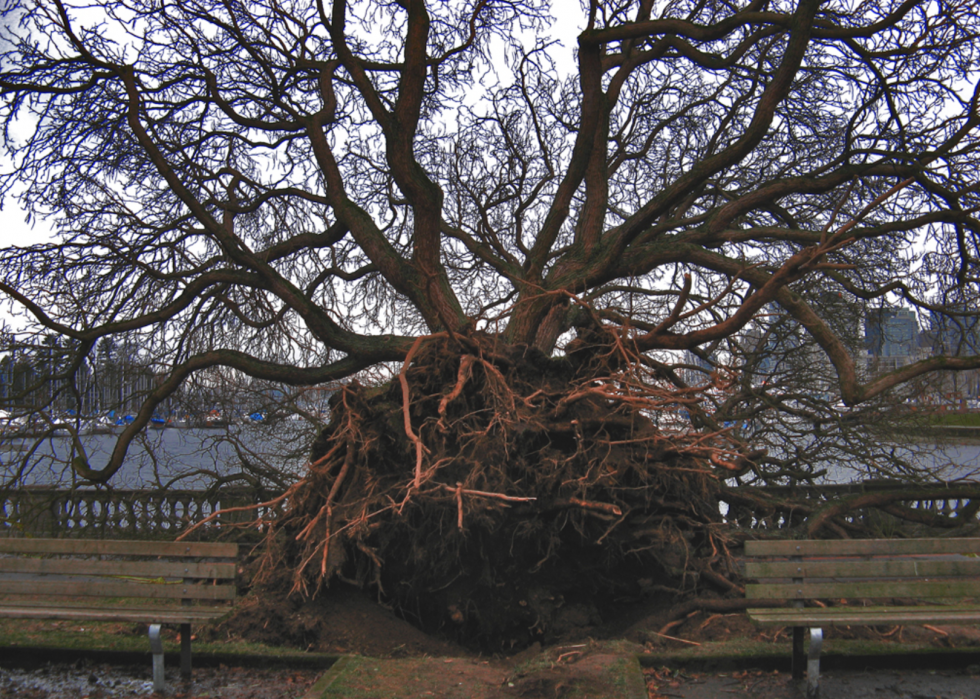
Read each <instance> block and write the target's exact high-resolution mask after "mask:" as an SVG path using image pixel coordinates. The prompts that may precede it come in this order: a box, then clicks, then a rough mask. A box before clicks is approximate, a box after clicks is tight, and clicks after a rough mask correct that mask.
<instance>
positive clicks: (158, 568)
mask: <svg viewBox="0 0 980 699" xmlns="http://www.w3.org/2000/svg"><path fill="white" fill-rule="evenodd" d="M237 557H238V545H237V544H214V543H199V542H187V543H183V542H169V541H93V540H85V539H7V538H0V596H3V597H9V596H20V595H30V596H58V597H82V596H84V597H138V598H143V599H180V600H185V602H186V601H189V600H232V599H234V598H235V595H236V585H235V572H236V567H237Z"/></svg>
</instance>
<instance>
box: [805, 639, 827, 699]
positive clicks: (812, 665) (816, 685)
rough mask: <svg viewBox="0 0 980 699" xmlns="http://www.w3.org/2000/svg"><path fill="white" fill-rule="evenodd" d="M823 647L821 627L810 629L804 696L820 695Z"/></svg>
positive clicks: (809, 697) (813, 698)
mask: <svg viewBox="0 0 980 699" xmlns="http://www.w3.org/2000/svg"><path fill="white" fill-rule="evenodd" d="M822 647H823V629H817V628H811V629H810V652H809V653H808V654H807V663H806V697H807V699H818V697H819V696H820V649H821V648H822Z"/></svg>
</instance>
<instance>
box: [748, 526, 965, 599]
mask: <svg viewBox="0 0 980 699" xmlns="http://www.w3.org/2000/svg"><path fill="white" fill-rule="evenodd" d="M978 554H980V538H963V539H851V540H841V541H813V540H799V541H793V540H782V541H747V542H746V543H745V555H746V556H747V557H752V558H767V559H769V560H760V561H753V560H750V561H748V562H747V563H746V565H745V577H746V578H747V579H749V580H757V581H758V583H755V584H749V585H746V586H745V595H746V597H748V598H749V599H784V600H793V599H799V600H804V599H876V598H877V599H885V598H912V599H932V600H938V599H948V600H958V599H963V598H976V597H980V556H978Z"/></svg>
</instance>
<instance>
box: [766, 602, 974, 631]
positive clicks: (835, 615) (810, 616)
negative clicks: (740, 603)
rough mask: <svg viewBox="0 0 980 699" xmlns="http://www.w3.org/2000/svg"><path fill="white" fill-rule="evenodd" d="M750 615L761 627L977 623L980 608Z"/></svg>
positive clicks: (848, 609) (850, 609)
mask: <svg viewBox="0 0 980 699" xmlns="http://www.w3.org/2000/svg"><path fill="white" fill-rule="evenodd" d="M748 615H749V618H750V619H752V621H754V622H755V623H757V624H761V625H764V626H798V625H803V626H819V627H823V626H850V625H857V624H860V625H864V626H882V625H886V624H942V623H950V624H971V623H980V607H976V606H971V607H963V606H929V607H826V608H821V607H812V608H811V607H808V608H806V609H792V608H785V607H775V608H768V607H767V608H762V609H749V610H748Z"/></svg>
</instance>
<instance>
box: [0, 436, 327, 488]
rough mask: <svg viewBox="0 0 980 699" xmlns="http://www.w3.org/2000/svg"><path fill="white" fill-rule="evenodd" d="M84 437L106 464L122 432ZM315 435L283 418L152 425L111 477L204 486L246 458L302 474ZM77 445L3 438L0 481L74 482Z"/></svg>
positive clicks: (95, 464) (56, 439)
mask: <svg viewBox="0 0 980 699" xmlns="http://www.w3.org/2000/svg"><path fill="white" fill-rule="evenodd" d="M80 439H81V442H82V444H83V446H84V449H85V452H86V455H87V456H88V460H89V465H90V466H91V467H92V468H96V469H100V468H103V467H104V466H105V465H106V464H107V463H108V462H109V456H110V454H111V453H112V449H113V448H114V447H115V444H116V440H117V436H116V435H112V434H92V435H85V436H82V437H81V438H80ZM311 439H312V433H311V432H310V431H309V430H303V429H301V428H300V427H299V426H292V425H289V424H288V423H280V425H279V426H278V427H277V428H276V429H275V430H274V431H272V430H271V428H268V427H261V428H259V427H249V426H241V427H230V428H211V429H207V428H181V429H178V428H167V429H159V430H147V431H146V432H144V433H143V434H142V435H141V436H140V437H139V438H137V439H136V440H134V441H133V443H132V444H131V445H130V448H129V451H128V453H127V457H126V461H125V462H124V464H123V466H122V468H121V469H120V470H119V471H118V472H117V473H116V474H115V475H114V476H113V477H112V479H111V481H110V482H111V484H112V485H114V486H115V487H118V488H154V487H162V486H167V485H168V484H170V483H171V482H172V481H173V480H174V479H175V478H180V481H179V483H178V484H176V485H175V487H184V488H202V487H206V486H207V485H208V484H210V483H211V481H212V480H213V477H214V474H221V475H231V474H235V473H239V472H241V471H243V470H245V469H247V468H248V467H246V466H243V462H244V463H247V464H249V465H250V466H251V470H252V471H259V470H262V469H266V468H272V469H277V470H287V471H292V472H296V473H299V472H300V471H301V470H302V469H303V467H304V466H305V463H306V458H305V455H306V454H307V453H308V451H309V444H310V440H311ZM71 449H72V441H71V439H70V438H69V437H67V436H53V437H50V438H47V439H44V440H40V441H39V440H37V439H24V438H5V439H2V440H0V482H2V483H10V482H12V481H17V482H18V483H19V484H21V485H49V484H59V485H63V486H68V485H70V484H71V483H72V481H73V476H72V471H71V469H70V468H69V467H68V465H67V462H68V460H69V459H70V458H71V454H72V452H71ZM290 453H292V454H291V455H290Z"/></svg>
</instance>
